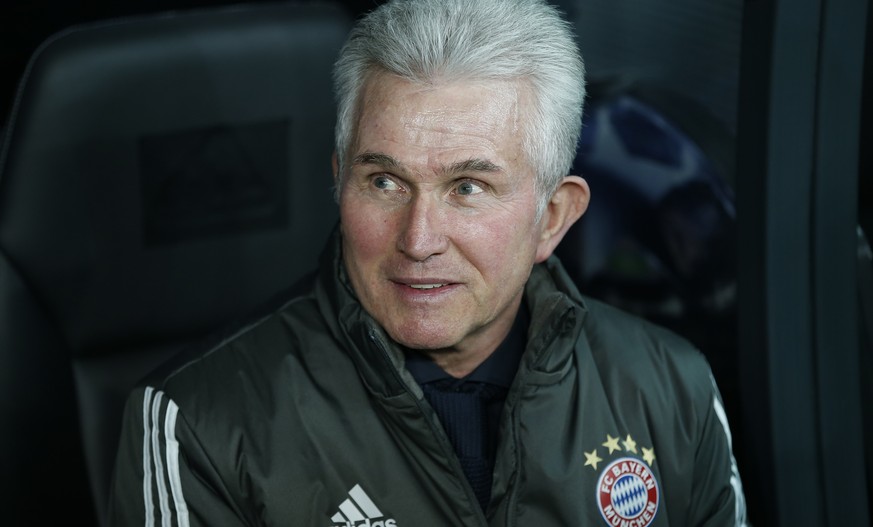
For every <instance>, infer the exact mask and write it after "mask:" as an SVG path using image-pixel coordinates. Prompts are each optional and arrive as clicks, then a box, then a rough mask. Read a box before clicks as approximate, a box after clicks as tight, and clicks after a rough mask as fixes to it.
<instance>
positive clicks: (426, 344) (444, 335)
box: [386, 326, 459, 353]
mask: <svg viewBox="0 0 873 527" xmlns="http://www.w3.org/2000/svg"><path fill="white" fill-rule="evenodd" d="M386 329H387V331H388V335H389V336H390V337H391V338H392V339H393V340H394V341H395V342H397V343H398V344H400V345H401V346H403V347H405V348H408V349H412V350H418V351H422V352H427V353H434V352H446V353H448V352H453V351H456V350H457V345H458V340H459V339H456V338H454V337H453V336H450V335H449V333H448V332H447V331H445V330H440V329H438V328H427V330H424V329H422V328H414V327H409V326H406V327H402V328H390V329H389V328H386Z"/></svg>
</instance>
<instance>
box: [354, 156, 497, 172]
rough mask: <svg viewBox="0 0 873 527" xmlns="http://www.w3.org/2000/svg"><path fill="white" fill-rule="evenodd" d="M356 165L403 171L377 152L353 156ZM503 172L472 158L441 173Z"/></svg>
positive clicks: (397, 162)
mask: <svg viewBox="0 0 873 527" xmlns="http://www.w3.org/2000/svg"><path fill="white" fill-rule="evenodd" d="M352 162H353V164H356V165H378V166H380V167H382V168H385V169H390V170H395V171H405V168H404V166H403V164H402V163H400V162H399V161H397V160H396V159H394V158H393V157H391V156H389V155H388V154H381V153H377V152H364V153H362V154H358V155H357V156H355V158H354V160H353V161H352ZM501 170H503V169H502V168H501V167H500V166H499V165H496V164H494V163H492V162H491V161H488V160H487V159H479V158H472V159H466V160H464V161H458V162H456V163H452V164H451V165H449V166H448V167H445V168H443V172H445V173H448V174H464V173H468V172H500V171H501Z"/></svg>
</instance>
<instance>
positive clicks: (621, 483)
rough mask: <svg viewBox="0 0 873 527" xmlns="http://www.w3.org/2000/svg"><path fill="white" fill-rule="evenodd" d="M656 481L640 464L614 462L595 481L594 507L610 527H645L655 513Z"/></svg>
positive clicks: (620, 460) (622, 460) (625, 459)
mask: <svg viewBox="0 0 873 527" xmlns="http://www.w3.org/2000/svg"><path fill="white" fill-rule="evenodd" d="M659 498H660V493H659V491H658V481H657V480H656V479H655V475H654V474H653V473H652V469H650V468H649V466H648V465H646V464H645V463H644V462H643V461H641V460H639V459H634V458H630V457H623V458H619V459H616V460H615V461H613V462H612V463H610V464H609V465H607V466H606V468H604V469H603V472H601V473H600V479H598V480H597V504H598V505H599V507H600V514H601V515H603V519H604V520H606V523H607V524H609V525H614V526H616V527H648V526H649V525H651V523H652V521H654V520H655V514H657V512H658V501H659Z"/></svg>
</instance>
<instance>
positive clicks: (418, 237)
mask: <svg viewBox="0 0 873 527" xmlns="http://www.w3.org/2000/svg"><path fill="white" fill-rule="evenodd" d="M441 209H442V207H441V203H439V202H438V200H435V199H433V198H432V197H431V196H427V195H419V196H416V197H415V198H414V199H413V200H412V201H410V202H409V204H408V205H407V211H406V215H405V216H406V217H405V218H404V219H403V220H402V221H403V222H404V225H402V226H401V229H400V237H399V239H398V241H397V249H398V250H399V251H400V252H402V253H403V254H405V255H406V256H408V257H409V258H411V259H412V260H415V261H418V262H423V261H425V260H427V259H428V258H430V257H431V256H434V255H436V254H441V253H443V252H445V251H446V249H448V245H449V244H448V238H447V237H446V228H447V227H448V226H447V225H446V222H447V217H446V214H445V211H443V210H441Z"/></svg>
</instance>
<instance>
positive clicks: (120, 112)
mask: <svg viewBox="0 0 873 527" xmlns="http://www.w3.org/2000/svg"><path fill="white" fill-rule="evenodd" d="M349 27H350V20H349V17H348V16H347V14H346V13H345V12H344V11H343V10H341V9H339V8H336V7H334V6H330V5H327V4H325V3H318V4H306V5H294V4H290V3H283V4H252V5H248V6H244V7H232V8H221V9H205V10H201V11H194V12H189V13H170V14H165V15H157V16H148V17H142V18H136V19H126V20H121V21H113V22H108V23H100V24H96V25H91V26H87V27H79V28H74V29H71V30H68V31H65V32H63V33H61V34H59V35H56V36H55V37H52V38H51V39H50V40H49V41H47V42H46V43H45V44H44V45H43V46H41V47H40V49H39V50H38V51H37V52H36V53H35V54H34V57H33V58H32V60H31V62H30V64H29V66H28V68H27V70H26V73H25V75H24V78H23V80H22V83H21V85H20V89H19V92H18V96H17V99H16V101H15V103H14V106H13V110H12V115H11V118H10V121H9V126H8V130H7V133H6V137H5V142H4V144H3V149H2V151H0V422H2V423H3V432H2V433H0V481H2V488H0V495H2V496H3V498H2V500H3V501H4V503H3V509H4V524H6V520H10V519H11V523H10V525H19V524H28V523H40V522H39V521H37V520H42V521H43V522H44V520H45V519H46V515H47V514H48V515H51V514H52V513H53V512H57V513H59V514H62V516H59V518H63V519H64V523H65V524H70V523H73V524H83V525H87V524H93V523H94V521H89V520H88V518H89V517H90V518H91V520H94V516H93V515H94V511H95V510H96V511H97V514H96V518H98V519H99V520H100V523H104V522H103V521H102V520H103V513H104V511H105V509H106V497H107V489H108V486H109V480H110V477H111V471H112V465H113V462H114V455H115V449H116V446H117V441H118V427H119V423H120V417H121V416H120V414H121V411H122V405H123V400H124V398H125V396H126V394H127V392H128V391H129V390H130V388H131V387H132V385H133V384H134V383H135V382H136V380H137V379H139V378H140V377H141V376H143V375H144V374H145V373H147V372H148V371H149V370H150V369H152V368H153V367H154V366H155V365H156V364H157V363H159V362H160V361H162V360H163V359H164V358H166V357H168V356H169V355H171V354H173V353H175V352H176V351H177V350H179V349H180V348H182V347H184V346H186V345H188V344H190V343H192V342H196V341H197V340H198V339H200V338H202V337H203V336H204V335H206V334H208V333H209V332H211V331H213V330H214V329H216V328H218V327H221V326H223V325H226V324H228V323H229V322H230V321H232V320H234V319H235V318H237V317H240V316H242V315H243V314H245V313H246V312H248V311H250V310H252V309H253V308H255V306H257V305H259V304H260V303H262V302H264V301H265V300H266V299H268V298H269V297H271V296H272V295H274V294H275V293H276V292H277V291H279V290H281V289H284V288H286V287H287V286H289V285H290V284H292V283H294V282H295V281H296V280H297V279H298V278H300V277H301V276H302V275H303V274H304V273H305V272H306V271H308V270H310V269H312V268H314V267H315V266H316V264H317V257H318V254H319V252H320V250H321V248H322V245H323V244H324V242H325V241H326V239H327V237H328V234H329V231H330V230H331V229H332V228H333V226H334V225H335V222H336V217H337V213H336V207H335V204H334V202H333V196H332V178H331V167H330V155H331V152H332V145H333V142H332V141H333V123H334V118H335V115H334V106H333V100H332V96H331V93H332V89H331V69H332V64H333V61H334V60H335V58H336V55H337V53H338V50H339V48H340V46H341V45H342V43H343V41H344V39H345V35H346V33H347V31H348V28H349ZM86 474H87V476H86ZM7 500H8V503H7ZM92 501H93V504H92ZM49 504H64V505H63V508H62V510H55V511H53V510H50V509H47V507H46V506H47V505H49Z"/></svg>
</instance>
